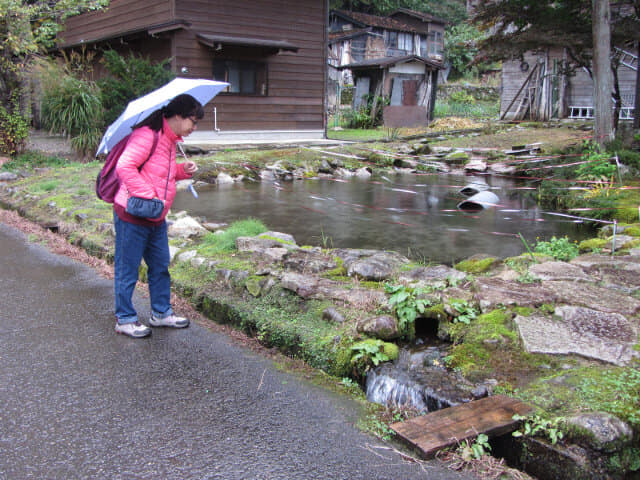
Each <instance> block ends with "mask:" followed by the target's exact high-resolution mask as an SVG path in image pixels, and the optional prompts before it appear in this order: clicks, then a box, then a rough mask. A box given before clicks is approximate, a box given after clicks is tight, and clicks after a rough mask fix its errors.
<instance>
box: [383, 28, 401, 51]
mask: <svg viewBox="0 0 640 480" xmlns="http://www.w3.org/2000/svg"><path fill="white" fill-rule="evenodd" d="M385 34H386V36H387V48H398V32H393V31H390V30H387V31H386V32H385Z"/></svg>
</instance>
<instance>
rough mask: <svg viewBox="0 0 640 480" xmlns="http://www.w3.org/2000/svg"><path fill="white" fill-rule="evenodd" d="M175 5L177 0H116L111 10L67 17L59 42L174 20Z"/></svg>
mask: <svg viewBox="0 0 640 480" xmlns="http://www.w3.org/2000/svg"><path fill="white" fill-rule="evenodd" d="M173 5H174V0H136V1H131V0H112V1H111V2H109V8H108V9H107V10H104V11H101V12H89V13H83V14H82V15H78V16H75V17H71V18H69V19H67V21H66V22H65V30H64V31H63V32H62V33H61V34H60V36H59V37H60V40H61V41H60V42H59V44H61V45H74V44H78V43H81V42H84V43H91V42H94V41H96V40H102V39H105V38H108V37H111V36H114V35H119V34H122V33H126V32H132V31H135V30H139V29H143V28H145V27H149V26H152V25H160V24H163V23H167V22H169V21H171V20H173V19H174V15H173Z"/></svg>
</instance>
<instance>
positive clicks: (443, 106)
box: [434, 100, 500, 119]
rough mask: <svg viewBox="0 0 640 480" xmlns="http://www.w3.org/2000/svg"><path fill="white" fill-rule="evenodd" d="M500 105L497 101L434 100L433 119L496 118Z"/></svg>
mask: <svg viewBox="0 0 640 480" xmlns="http://www.w3.org/2000/svg"><path fill="white" fill-rule="evenodd" d="M499 114H500V104H499V102H497V101H476V102H474V103H469V102H452V101H442V100H436V105H435V107H434V117H435V118H442V117H465V118H478V119H484V118H495V119H497V118H498V115H499Z"/></svg>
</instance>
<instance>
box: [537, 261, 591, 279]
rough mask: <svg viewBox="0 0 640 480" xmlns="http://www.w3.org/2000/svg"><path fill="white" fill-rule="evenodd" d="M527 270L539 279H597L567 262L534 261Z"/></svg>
mask: <svg viewBox="0 0 640 480" xmlns="http://www.w3.org/2000/svg"><path fill="white" fill-rule="evenodd" d="M529 272H530V273H531V274H533V275H534V276H535V277H537V278H539V279H540V280H573V281H583V282H593V281H595V280H597V279H594V278H593V277H591V276H589V275H587V274H586V273H585V272H584V270H582V268H580V267H579V266H578V265H574V264H571V263H567V262H543V263H535V264H533V265H531V266H530V267H529Z"/></svg>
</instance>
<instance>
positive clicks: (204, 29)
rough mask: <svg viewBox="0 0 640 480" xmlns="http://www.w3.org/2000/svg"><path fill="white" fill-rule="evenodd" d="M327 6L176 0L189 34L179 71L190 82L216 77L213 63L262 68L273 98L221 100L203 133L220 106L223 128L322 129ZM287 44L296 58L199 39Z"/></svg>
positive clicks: (315, 1) (178, 39)
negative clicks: (209, 43) (241, 62)
mask: <svg viewBox="0 0 640 480" xmlns="http://www.w3.org/2000/svg"><path fill="white" fill-rule="evenodd" d="M326 14H327V12H326V7H325V2H324V1H322V0H299V1H296V2H291V1H290V0H236V1H234V2H229V1H223V0H213V1H211V0H210V1H205V0H177V5H176V16H177V17H178V18H181V19H185V20H187V21H189V22H190V23H191V24H192V25H191V28H190V29H189V31H182V32H179V33H177V34H176V36H175V56H176V68H177V70H178V71H180V69H181V68H182V67H183V66H184V67H187V69H188V71H189V75H190V76H194V77H201V78H212V76H213V60H214V58H220V59H240V60H252V61H258V62H263V63H265V64H266V68H267V89H268V92H267V95H266V96H258V95H255V96H254V95H252V96H246V95H235V94H220V95H218V96H217V97H216V98H215V99H214V100H213V102H211V104H210V105H208V106H207V113H208V115H207V117H206V118H205V120H203V122H202V123H203V127H202V128H203V129H209V128H211V127H212V124H211V123H210V121H208V119H210V118H211V115H209V113H211V112H212V111H213V107H214V106H215V107H216V109H217V118H218V128H220V129H222V130H321V129H323V128H324V97H325V69H326V45H325V20H326ZM198 33H201V34H206V35H224V36H238V37H252V38H259V39H267V40H278V41H281V40H285V41H287V42H289V43H291V44H293V45H295V46H296V47H298V51H297V52H283V53H279V54H277V53H276V54H274V53H273V52H265V51H264V50H260V49H255V48H232V47H229V46H226V45H225V46H223V48H222V50H219V51H216V50H215V49H213V48H210V47H207V46H204V45H202V44H200V43H199V42H198V41H197V39H196V34H198Z"/></svg>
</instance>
